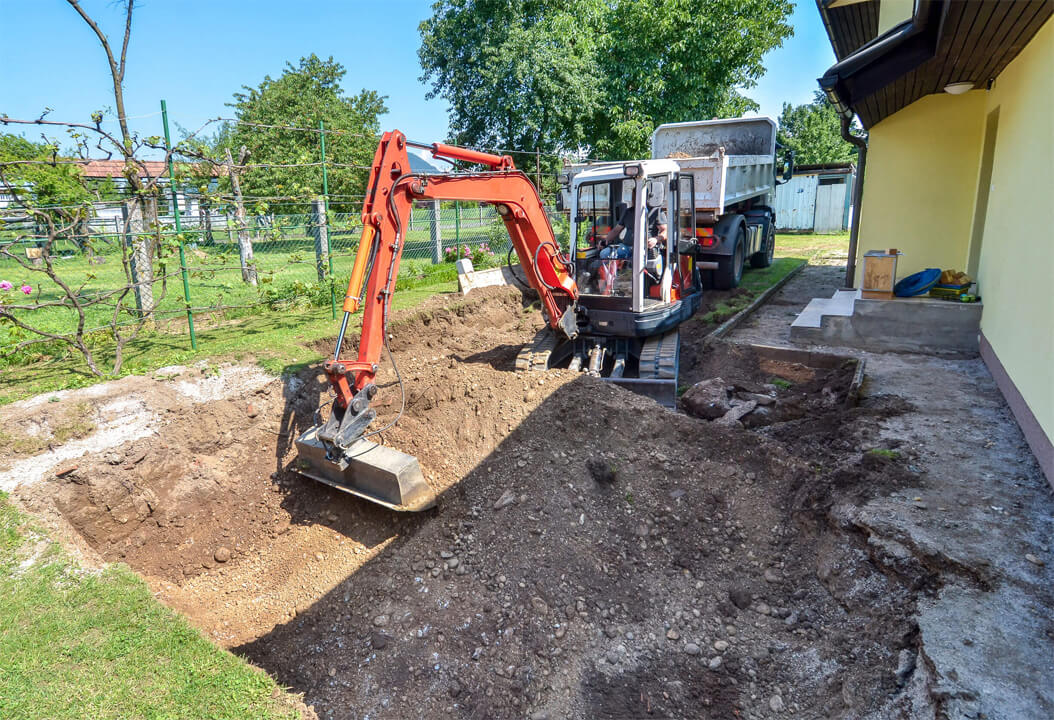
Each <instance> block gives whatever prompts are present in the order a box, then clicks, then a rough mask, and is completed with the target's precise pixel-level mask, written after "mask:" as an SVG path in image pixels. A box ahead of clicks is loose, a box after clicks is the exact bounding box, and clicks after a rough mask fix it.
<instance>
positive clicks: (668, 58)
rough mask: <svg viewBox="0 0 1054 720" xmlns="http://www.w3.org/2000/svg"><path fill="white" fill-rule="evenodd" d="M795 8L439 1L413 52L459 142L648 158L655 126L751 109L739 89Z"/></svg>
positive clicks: (752, 3) (674, 0) (625, 0)
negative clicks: (444, 103)
mask: <svg viewBox="0 0 1054 720" xmlns="http://www.w3.org/2000/svg"><path fill="white" fill-rule="evenodd" d="M791 10H792V4H791V2H790V0H709V1H708V2H707V3H705V4H704V5H700V4H699V3H698V2H695V1H694V0H563V1H562V2H556V1H555V0H439V2H437V3H436V4H435V5H434V6H433V15H432V17H431V18H430V19H428V20H426V21H425V22H423V23H421V28H420V30H421V38H422V42H421V48H420V50H419V52H418V55H419V57H420V60H421V67H422V68H423V70H424V74H423V76H422V80H424V81H428V82H431V91H430V97H442V98H444V99H445V100H447V102H449V103H450V107H451V112H450V124H451V128H452V131H451V136H452V137H451V140H452V141H454V142H459V143H462V144H467V145H482V146H488V147H503V148H519V149H525V150H531V149H534V148H539V149H541V150H542V151H543V152H575V151H578V150H585V151H587V152H589V153H590V154H591V155H593V156H596V157H601V158H629V157H644V156H647V154H648V141H649V137H650V135H651V132H652V130H653V129H654V128H655V126H656V125H658V124H660V123H664V122H677V121H685V120H698V119H705V118H710V117H715V116H729V115H739V114H741V113H742V112H743V111H745V110H750V109H756V108H757V104H756V103H754V102H753V101H751V100H749V99H748V98H746V97H744V96H742V95H741V94H740V92H739V90H741V89H744V88H750V87H752V86H753V85H754V84H755V83H756V81H757V79H758V78H759V77H760V76H761V75H762V73H763V72H764V67H763V65H762V62H761V60H762V57H763V56H764V54H765V53H766V52H767V51H769V50H771V49H773V48H775V47H778V46H779V45H780V44H781V43H782V42H783V39H784V38H786V37H788V36H789V35H790V34H791V32H792V30H791V27H790V26H789V25H788V24H787V22H786V19H787V17H788V16H789V14H790V12H791ZM516 159H518V160H519V161H520V164H521V165H523V164H525V160H527V158H524V157H522V156H521V157H519V158H516ZM547 169H552V168H547Z"/></svg>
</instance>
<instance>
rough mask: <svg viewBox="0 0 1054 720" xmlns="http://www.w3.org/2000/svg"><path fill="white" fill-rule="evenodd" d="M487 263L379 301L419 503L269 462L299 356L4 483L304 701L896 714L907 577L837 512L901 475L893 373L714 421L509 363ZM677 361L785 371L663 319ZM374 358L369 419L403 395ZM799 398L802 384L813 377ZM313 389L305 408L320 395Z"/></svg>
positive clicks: (293, 394) (277, 453) (393, 712)
mask: <svg viewBox="0 0 1054 720" xmlns="http://www.w3.org/2000/svg"><path fill="white" fill-rule="evenodd" d="M539 322H540V321H539V317H538V314H537V312H536V311H533V310H525V308H524V306H523V304H522V301H521V299H520V296H519V295H518V293H516V292H515V291H514V290H510V289H507V288H503V289H488V290H486V291H483V292H481V293H479V294H478V295H476V294H475V293H474V294H473V296H470V297H469V298H468V299H458V300H456V301H453V302H451V301H448V300H443V299H437V300H436V301H434V302H433V303H431V304H430V305H429V306H428V307H426V308H424V310H423V311H421V312H417V313H409V314H406V315H404V316H402V317H401V318H398V319H396V320H395V321H393V323H392V327H391V333H392V341H391V345H392V349H393V351H394V354H395V359H396V361H397V363H398V367H399V370H400V372H401V375H402V377H403V380H404V382H405V386H404V387H405V390H406V409H405V413H404V415H403V416H402V418H401V420H400V422H399V424H398V425H396V426H395V427H394V428H392V429H391V430H389V431H387V432H385V433H384V437H383V440H384V442H386V443H389V444H392V445H394V446H396V447H398V448H399V449H401V450H404V451H406V452H410V453H413V454H415V455H417V456H418V457H419V459H420V460H421V464H422V467H423V469H424V470H425V473H426V477H428V479H429V481H430V482H432V483H433V484H434V485H435V487H436V488H437V489H439V490H440V491H442V495H441V498H440V504H439V507H438V508H437V509H436V510H435V511H431V512H429V513H425V514H422V515H416V516H406V515H396V514H393V513H390V512H387V511H385V510H383V509H380V508H376V507H374V506H370V505H367V504H365V503H362V502H361V501H358V500H356V499H355V498H352V497H349V496H346V495H343V494H340V493H336V492H334V491H331V490H330V489H328V488H326V487H323V486H320V485H316V484H314V483H311V482H310V481H308V480H305V479H303V478H301V477H300V476H299V475H297V474H296V473H295V472H292V470H291V468H290V463H291V461H292V458H293V450H292V441H293V439H294V438H295V436H296V435H297V434H298V433H299V432H300V431H302V430H303V429H304V428H306V427H307V426H309V425H310V424H312V423H313V421H314V416H315V413H316V411H317V410H318V409H319V408H320V406H324V405H325V404H326V401H327V395H326V386H325V383H324V382H323V378H322V377H321V376H320V375H318V374H317V373H316V372H314V371H305V372H303V373H301V374H299V375H298V376H296V377H293V378H290V379H288V380H286V381H285V382H284V383H283V382H281V381H277V380H276V381H274V382H273V383H271V384H270V385H266V386H264V387H262V388H259V389H258V390H257V391H256V392H255V393H254V394H252V395H250V396H248V397H239V398H236V399H231V398H228V399H223V398H220V399H216V400H213V401H209V402H199V403H194V404H188V403H173V404H170V405H169V406H166V409H165V410H164V412H163V413H162V414H161V415H160V419H159V421H158V429H157V432H156V434H154V435H151V436H148V437H143V438H139V439H137V440H134V441H133V442H129V443H126V444H125V445H123V446H121V447H118V448H115V449H113V450H110V451H108V452H106V453H103V454H100V455H96V456H92V457H89V458H85V459H84V460H83V461H81V462H80V463H79V467H78V468H77V470H76V471H75V472H72V473H69V474H67V475H64V476H63V477H61V478H56V477H53V476H52V477H51V478H50V479H49V480H48V481H47V482H44V483H40V484H38V485H36V486H34V487H33V488H31V489H30V490H29V491H26V492H25V493H24V499H25V500H27V501H30V502H33V503H34V504H35V505H36V506H37V507H38V508H44V507H54V508H56V509H57V511H58V512H60V513H61V515H62V516H63V518H65V520H66V521H68V522H69V523H70V525H71V526H72V528H73V529H74V531H75V532H77V533H78V534H79V535H80V536H81V537H82V538H84V540H85V541H86V542H88V543H89V544H90V545H91V547H93V548H94V549H95V550H97V551H98V552H99V553H100V554H101V555H102V556H103V557H104V558H106V559H108V560H123V561H125V562H128V563H129V564H130V565H131V566H132V567H133V568H135V569H136V570H138V571H139V572H141V573H143V574H144V575H145V576H146V577H147V578H148V581H149V582H150V583H151V585H152V587H153V588H154V589H155V591H156V592H157V593H158V595H159V596H160V597H161V598H162V599H163V600H165V601H166V602H168V603H170V604H172V605H173V606H174V607H176V608H177V609H180V610H181V611H183V612H185V613H186V614H187V615H188V616H189V617H190V618H191V620H192V621H193V622H194V623H195V624H196V625H197V626H198V627H200V628H202V629H203V630H205V631H206V632H207V633H209V634H210V635H211V636H212V637H214V638H216V639H217V640H218V641H219V642H221V643H223V644H224V645H226V646H229V647H232V648H234V649H236V651H237V652H240V653H242V654H244V655H245V656H247V657H248V658H250V659H251V660H252V661H253V662H255V663H257V664H259V665H261V666H262V667H264V668H266V669H267V670H268V671H270V672H271V673H273V674H274V675H275V676H276V677H277V678H278V679H279V681H280V682H283V683H285V684H287V685H289V686H291V687H292V688H294V689H295V690H297V691H300V692H304V693H305V694H306V699H307V701H308V702H309V703H311V704H313V705H314V706H315V708H316V710H317V711H318V713H319V716H320V717H335V718H361V717H366V716H368V717H372V718H377V717H384V718H403V717H418V716H423V715H425V714H439V715H442V716H455V717H467V718H484V717H486V718H505V717H510V718H511V717H525V716H526V717H538V718H542V717H549V718H553V719H554V720H555V718H564V717H581V718H593V717H609V718H624V717H639V716H651V717H714V718H727V717H767V716H769V715H771V714H773V713H776V712H780V711H782V710H787V711H790V710H793V711H795V713H796V714H798V715H800V716H804V717H859V716H863V715H866V714H867V713H876V716H883V715H884V714H885V715H895V714H896V713H897V712H899V711H902V710H905V709H906V708H908V707H910V705H911V703H912V702H914V700H913V694H912V692H911V689H912V687H914V686H913V683H917V682H921V680H919V678H920V677H921V675H920V673H919V672H915V671H914V669H913V668H914V665H915V662H914V658H915V653H914V638H915V634H916V632H917V630H916V628H915V627H914V625H913V624H912V622H911V620H910V618H911V615H912V610H913V607H914V602H915V597H916V595H917V593H918V592H919V591H920V589H921V588H925V587H927V585H928V584H929V583H931V581H932V579H931V577H930V576H929V575H928V573H927V571H926V570H925V569H924V568H922V567H921V566H917V565H915V564H912V563H910V562H906V561H902V560H901V561H897V560H896V559H895V558H892V555H891V553H890V552H889V551H888V549H885V550H884V549H882V548H879V547H876V545H875V544H874V543H873V542H871V541H870V539H869V537H868V535H867V532H866V531H865V530H864V529H862V528H857V527H855V526H853V525H852V524H851V523H847V522H845V521H844V520H840V519H839V518H841V517H843V516H842V515H840V514H838V513H837V512H835V510H836V509H837V506H838V504H839V503H843V502H851V501H853V500H855V499H858V498H859V497H863V496H867V495H868V494H870V493H874V492H876V491H877V490H878V489H880V488H883V487H889V486H891V485H897V484H899V483H902V482H906V481H908V480H910V472H909V470H908V469H907V465H906V462H905V459H904V458H903V457H901V458H900V459H898V460H894V459H892V458H891V457H889V456H886V455H882V454H881V453H879V454H876V453H872V452H868V450H869V449H870V447H871V445H872V444H873V437H874V435H875V428H876V424H877V421H878V419H879V418H880V417H883V416H886V415H888V414H890V413H895V412H897V411H898V409H899V408H900V407H901V406H899V405H898V404H897V403H896V402H894V401H887V400H881V399H880V400H879V401H877V402H875V403H874V404H873V405H870V406H864V407H860V408H855V409H846V408H845V406H844V403H837V402H836V403H830V402H826V401H823V396H824V392H823V390H824V388H828V391H829V393H833V394H834V395H835V396H837V395H838V393H840V392H843V388H844V385H845V383H844V380H845V378H844V376H843V375H844V374H838V373H837V372H836V373H834V374H831V373H821V374H819V375H816V374H814V375H813V376H812V377H811V378H807V377H804V376H802V377H799V378H796V379H794V380H791V381H789V382H790V383H791V386H790V387H789V388H788V387H778V388H777V390H776V391H774V392H775V394H776V395H777V396H778V397H779V398H781V399H782V400H788V401H789V400H791V399H792V398H793V397H794V396H795V395H796V394H797V395H800V396H802V398H803V400H802V401H801V402H798V403H797V404H796V405H795V404H794V403H793V402H787V403H786V404H787V405H788V406H795V407H798V408H799V409H800V410H801V412H800V413H799V414H797V415H796V416H795V417H794V418H793V419H790V418H788V417H783V416H779V417H774V418H773V419H772V422H771V423H770V424H768V425H767V426H765V427H762V428H759V429H758V430H754V431H751V430H746V429H743V428H741V427H735V426H732V427H720V426H716V425H714V424H711V423H707V422H705V421H700V420H697V419H695V418H691V417H688V416H686V415H683V414H679V413H675V412H671V411H668V410H664V409H663V408H661V407H659V406H658V405H656V404H655V403H653V402H651V401H649V400H646V399H644V398H641V397H638V396H636V395H633V394H631V393H628V392H626V391H623V390H621V389H619V388H617V387H614V386H612V385H610V384H608V383H604V382H601V381H598V380H594V379H591V378H588V377H585V376H581V375H578V374H572V373H569V372H555V373H547V374H545V375H518V374H516V373H514V372H513V371H512V367H513V361H514V358H515V354H516V352H517V350H518V349H519V347H520V345H521V344H522V343H524V342H527V341H529V340H530V338H531V337H532V336H533V335H534V332H535V331H536V330H537V328H538V327H539ZM687 347H688V348H689V349H688V357H686V358H685V365H686V366H688V367H690V368H691V371H690V372H691V375H689V377H688V378H687V379H688V380H689V381H694V380H696V379H702V376H704V375H707V374H710V373H713V374H710V375H709V376H711V377H713V376H714V375H716V374H720V375H721V376H722V377H724V378H725V379H726V380H727V379H730V378H731V379H733V380H734V381H736V382H741V383H747V382H750V383H761V384H764V383H770V381H771V380H772V378H773V377H774V376H777V377H782V375H780V373H777V372H775V371H774V370H773V368H771V367H765V366H763V364H762V363H759V362H758V361H757V359H756V358H754V359H752V358H750V357H748V356H737V355H735V354H734V351H731V350H728V349H727V348H724V349H722V348H719V349H714V350H711V351H707V352H706V353H700V352H698V351H693V350H692V349H691V348H692V347H695V345H693V344H691V343H689V344H687ZM385 372H386V374H384V375H382V376H381V377H380V384H381V385H382V391H381V394H380V395H378V401H379V402H378V409H379V410H380V417H379V418H378V426H381V424H383V423H386V422H387V421H389V420H390V419H394V417H395V416H396V414H397V413H398V410H399V407H400V393H399V388H398V387H397V385H395V384H394V380H395V377H394V375H392V374H390V370H386V371H385ZM818 398H819V399H818ZM323 412H324V408H323Z"/></svg>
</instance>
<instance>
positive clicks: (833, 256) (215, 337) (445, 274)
mask: <svg viewBox="0 0 1054 720" xmlns="http://www.w3.org/2000/svg"><path fill="white" fill-rule="evenodd" d="M415 232H427V231H416V230H415ZM289 242H300V241H289ZM847 245H848V236H847V235H844V234H843V235H777V237H776V260H775V262H773V264H772V266H770V267H769V268H765V269H762V270H753V269H748V270H746V271H745V272H744V274H743V282H742V286H741V287H743V288H744V289H745V290H746V291H747V292H745V293H740V294H738V295H737V296H736V297H731V298H728V299H727V300H725V301H723V302H722V303H720V304H719V305H718V306H717V307H716V308H714V309H713V310H711V311H710V312H709V313H708V314H707V315H706V316H705V317H704V318H703V319H704V321H706V322H708V323H709V322H713V323H717V322H722V321H723V320H725V319H727V318H728V317H731V316H732V315H733V314H735V313H736V312H738V311H739V310H740V309H742V308H743V307H745V306H746V305H747V304H748V303H749V302H750V301H751V300H752V299H753V298H754V297H756V296H757V295H758V294H759V293H761V292H763V291H764V290H765V289H766V288H768V287H769V286H771V285H772V284H774V283H776V282H778V281H779V280H780V279H781V278H782V277H784V276H785V275H786V274H787V273H789V272H791V271H792V270H793V269H794V268H795V267H797V266H798V265H799V264H801V262H809V263H812V264H827V263H833V262H842V261H840V260H838V257H839V254H841V255H842V256H844V254H845V250H846V247H847ZM297 247H299V250H303V243H301V245H300V246H296V247H292V248H290V247H289V246H288V245H287V246H286V247H285V248H284V249H282V248H279V247H278V246H277V245H276V246H275V247H273V248H272V249H271V250H270V251H268V252H263V251H261V252H258V253H257V259H258V262H259V264H260V267H261V271H263V270H265V269H267V268H268V267H272V268H274V267H278V266H281V267H282V268H284V269H283V270H282V272H281V273H276V275H275V277H277V278H282V280H281V281H282V282H289V281H290V278H291V277H294V276H296V277H300V276H303V277H304V278H305V281H308V280H315V279H317V278H316V277H315V266H314V256H313V252H312V253H311V254H310V256H309V257H308V258H307V260H304V259H303V257H302V256H301V257H300V258H297V257H291V256H294V255H296V254H297V253H298V252H299V250H297ZM203 252H204V251H203ZM338 252H339V250H338ZM268 253H270V254H268ZM206 255H207V256H208V254H207V253H206ZM301 255H302V253H301ZM194 257H197V256H194ZM236 259H237V258H236V257H235V260H236ZM115 260H116V259H115ZM198 260H200V258H199V259H198ZM70 262H72V261H70ZM82 262H83V270H84V271H85V272H87V271H90V269H91V268H107V269H108V271H113V270H116V268H115V267H114V266H113V265H112V264H104V265H101V266H89V265H87V262H86V261H82ZM195 262H197V261H195ZM334 265H335V269H336V273H337V276H338V277H341V276H342V270H343V271H344V272H347V271H348V269H349V268H350V265H351V258H350V257H344V256H340V255H335V256H334ZM191 266H192V267H198V268H199V269H200V268H201V267H205V265H204V264H201V263H199V264H198V265H194V263H193V262H192V263H191ZM0 270H2V268H0ZM118 272H119V270H118ZM201 272H202V273H203V275H202V276H199V278H200V280H201V281H204V280H206V279H208V278H206V277H205V276H206V275H208V271H201ZM228 272H230V271H228ZM234 272H237V271H234ZM0 274H2V273H0ZM216 276H219V273H216ZM100 277H101V276H100ZM210 282H213V283H218V280H216V279H215V277H213V278H212V279H211V280H210ZM276 282H278V281H277V280H276ZM342 282H343V281H342ZM199 284H200V283H199ZM235 285H237V286H238V288H239V292H252V293H257V291H255V290H251V289H248V290H246V289H245V288H246V286H244V285H242V283H241V282H240V280H237V278H235ZM398 288H399V291H398V292H397V293H396V295H395V299H394V302H393V307H395V308H396V309H401V308H408V307H412V306H415V305H417V304H419V303H421V302H423V301H424V300H425V299H427V298H428V297H430V296H432V295H435V294H437V293H452V292H456V291H457V279H456V271H455V270H454V267H453V264H451V263H443V264H440V265H431V263H430V262H429V261H427V260H405V259H404V261H403V268H402V270H401V272H400V278H399V285H398ZM220 289H221V290H222V289H223V288H220ZM198 290H199V288H198V287H194V288H192V292H197V291H198ZM232 292H233V291H232ZM326 295H327V296H328V291H327V292H326ZM170 297H174V296H172V295H170ZM225 297H226V299H225V300H224V302H228V303H230V304H235V303H232V302H230V301H231V300H236V299H237V298H235V297H234V296H233V295H229V296H225ZM196 303H197V301H196V300H195V304H196ZM195 324H196V328H197V335H198V351H197V352H195V351H192V350H191V349H190V343H189V338H188V336H187V332H186V319H185V317H184V316H182V315H177V316H175V317H174V318H172V319H170V320H168V321H167V322H166V323H165V324H164V325H163V327H162V329H161V330H158V331H153V332H149V333H146V334H144V335H143V336H142V337H140V338H139V339H137V340H136V341H135V342H133V343H130V344H129V345H128V346H126V359H125V363H124V367H123V368H122V371H121V374H122V375H124V374H141V373H146V372H150V371H152V370H155V369H157V368H159V367H164V366H166V365H181V364H189V363H193V362H197V361H200V360H203V359H209V360H210V361H214V362H218V361H226V360H230V361H243V362H244V361H250V362H253V361H254V362H257V363H259V364H260V365H262V366H263V367H264V368H266V369H267V370H269V371H271V372H275V373H278V372H281V371H283V370H285V369H295V368H297V367H301V366H304V365H310V364H314V363H318V362H320V361H321V360H322V359H323V357H324V356H323V354H322V353H320V352H319V351H318V350H317V349H315V348H314V347H313V346H314V345H315V344H316V343H317V342H318V341H319V340H321V339H324V338H332V337H334V336H335V334H336V330H337V322H336V321H334V320H333V319H332V317H331V311H330V308H329V306H328V302H327V303H325V304H324V306H323V307H315V306H312V305H310V303H308V302H305V301H301V302H299V303H290V304H280V305H279V309H278V310H277V311H272V310H270V309H269V308H268V306H267V305H262V306H257V307H253V308H249V309H241V310H226V311H216V312H212V313H204V312H203V313H199V314H197V315H196V316H195ZM355 327H356V325H355V323H354V322H353V324H352V328H351V329H352V330H353V331H354V329H355ZM0 334H2V328H0ZM107 342H108V340H107V339H106V338H105V337H104V338H102V339H100V341H99V349H100V352H101V354H102V356H103V357H104V358H105V357H106V356H107ZM0 345H2V343H0ZM0 368H2V372H0V404H5V403H10V402H14V401H17V400H20V399H23V398H26V397H31V396H33V395H37V394H39V393H42V392H49V391H54V390H61V389H68V388H73V387H81V386H85V385H90V384H93V383H95V382H98V381H99V379H98V378H95V377H94V376H92V375H90V374H88V373H87V372H86V371H85V369H84V365H83V361H82V360H81V359H80V357H79V355H65V356H61V357H52V358H45V359H42V360H39V361H35V362H29V363H25V364H19V363H17V362H13V363H8V366H7V367H3V364H2V361H0Z"/></svg>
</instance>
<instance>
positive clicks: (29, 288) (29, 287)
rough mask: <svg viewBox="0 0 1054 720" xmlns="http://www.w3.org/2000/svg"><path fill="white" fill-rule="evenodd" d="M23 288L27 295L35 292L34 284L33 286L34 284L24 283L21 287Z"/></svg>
mask: <svg viewBox="0 0 1054 720" xmlns="http://www.w3.org/2000/svg"><path fill="white" fill-rule="evenodd" d="M21 290H22V292H24V293H25V294H26V295H32V294H33V286H32V285H23V286H22V287H21Z"/></svg>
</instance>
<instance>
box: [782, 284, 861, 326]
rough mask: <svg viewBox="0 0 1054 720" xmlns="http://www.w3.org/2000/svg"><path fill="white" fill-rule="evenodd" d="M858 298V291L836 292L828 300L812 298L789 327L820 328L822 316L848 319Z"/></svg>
mask: <svg viewBox="0 0 1054 720" xmlns="http://www.w3.org/2000/svg"><path fill="white" fill-rule="evenodd" d="M859 298H860V291H859V290H837V291H835V293H834V295H833V296H831V297H830V298H813V299H812V300H810V301H809V304H808V305H806V306H805V309H804V310H802V311H801V312H800V313H798V317H796V318H795V319H794V322H792V323H791V327H792V328H794V327H799V328H818V327H822V326H823V316H824V315H832V316H839V317H850V316H851V315H852V314H853V308H854V307H855V305H856V301H857V300H858V299H859Z"/></svg>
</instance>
